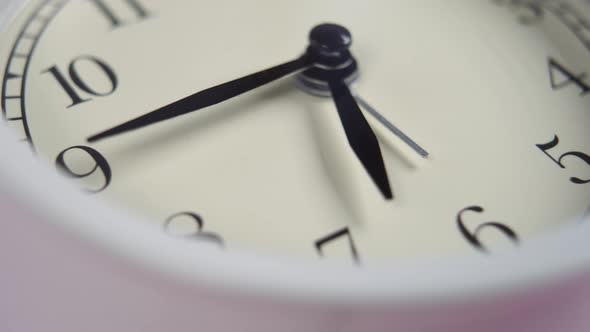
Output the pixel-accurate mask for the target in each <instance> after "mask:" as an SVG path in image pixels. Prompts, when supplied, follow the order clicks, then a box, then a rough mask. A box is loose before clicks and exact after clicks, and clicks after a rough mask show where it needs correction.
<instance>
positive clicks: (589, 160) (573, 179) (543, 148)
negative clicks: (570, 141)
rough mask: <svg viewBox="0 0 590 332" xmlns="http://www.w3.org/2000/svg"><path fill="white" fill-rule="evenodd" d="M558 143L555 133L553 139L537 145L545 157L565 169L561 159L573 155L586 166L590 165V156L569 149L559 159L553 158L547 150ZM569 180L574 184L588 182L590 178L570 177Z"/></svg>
mask: <svg viewBox="0 0 590 332" xmlns="http://www.w3.org/2000/svg"><path fill="white" fill-rule="evenodd" d="M558 144H559V137H557V135H555V137H554V138H553V140H552V141H551V142H549V143H546V144H537V147H538V148H539V149H541V151H543V153H544V154H545V155H547V157H549V158H550V159H551V160H553V162H554V163H556V164H557V165H558V166H559V167H561V168H563V169H565V168H566V167H565V165H564V164H563V162H562V161H563V159H565V158H567V157H573V158H578V159H580V160H582V161H583V162H585V163H586V164H588V166H590V156H589V155H587V154H585V153H582V152H579V151H570V152H566V153H564V154H562V155H561V156H560V157H559V159H555V158H554V157H553V156H552V155H550V154H549V150H551V149H553V148H554V147H556V146H557V145H558ZM570 181H571V182H573V183H575V184H585V183H589V182H590V179H588V180H583V179H580V178H577V177H571V178H570Z"/></svg>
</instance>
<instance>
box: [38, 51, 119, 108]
mask: <svg viewBox="0 0 590 332" xmlns="http://www.w3.org/2000/svg"><path fill="white" fill-rule="evenodd" d="M84 62H87V63H91V64H93V65H95V66H97V67H98V68H100V69H101V71H102V72H103V73H104V74H105V76H106V77H107V78H108V79H109V81H110V83H111V86H110V88H109V89H108V90H107V91H98V90H97V89H95V88H93V87H91V86H90V85H89V84H88V83H86V81H85V80H84V79H83V78H82V76H81V75H80V73H79V70H78V66H79V65H80V63H84ZM43 73H51V74H52V75H53V77H54V78H55V80H56V81H57V82H58V83H59V85H61V87H62V88H63V90H64V91H65V92H66V94H67V95H68V96H69V97H70V99H71V100H72V104H71V105H69V106H68V108H70V107H72V106H76V105H79V104H81V103H84V102H87V101H90V100H91V99H89V98H83V97H81V96H80V93H79V91H76V88H75V87H74V85H75V86H76V87H77V88H78V89H79V90H81V92H85V93H87V94H89V95H91V96H95V97H105V96H108V95H110V94H112V93H113V92H115V90H116V89H117V86H118V84H119V81H118V79H117V75H115V72H114V71H113V69H112V68H111V67H109V66H108V65H107V64H106V63H105V62H104V61H102V60H100V59H97V58H95V57H92V56H80V57H77V58H75V59H74V60H72V62H70V65H69V66H68V74H69V78H70V79H71V80H72V82H73V83H74V84H73V85H72V84H71V83H70V82H69V81H68V80H67V78H66V76H65V75H64V74H63V73H62V72H61V70H60V69H59V68H58V67H57V66H52V67H51V68H49V69H47V70H44V71H43Z"/></svg>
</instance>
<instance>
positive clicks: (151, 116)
mask: <svg viewBox="0 0 590 332" xmlns="http://www.w3.org/2000/svg"><path fill="white" fill-rule="evenodd" d="M312 64H313V62H312V61H311V59H310V57H309V56H308V55H303V56H301V57H300V58H298V59H296V60H293V61H290V62H287V63H284V64H281V65H278V66H275V67H272V68H269V69H266V70H263V71H260V72H257V73H254V74H251V75H248V76H245V77H242V78H238V79H236V80H233V81H230V82H227V83H223V84H220V85H218V86H215V87H212V88H209V89H207V90H203V91H201V92H197V93H195V94H193V95H191V96H188V97H186V98H183V99H181V100H179V101H177V102H174V103H172V104H170V105H167V106H164V107H161V108H159V109H157V110H155V111H153V112H150V113H147V114H145V115H142V116H140V117H138V118H135V119H133V120H131V121H128V122H125V123H123V124H120V125H118V126H116V127H113V128H111V129H108V130H105V131H103V132H101V133H98V134H96V135H94V136H91V137H89V138H88V142H96V141H99V140H101V139H104V138H107V137H110V136H114V135H118V134H121V133H124V132H127V131H131V130H135V129H139V128H142V127H145V126H148V125H151V124H154V123H157V122H160V121H164V120H168V119H171V118H174V117H177V116H180V115H183V114H186V113H190V112H194V111H197V110H200V109H203V108H206V107H209V106H212V105H215V104H218V103H221V102H223V101H226V100H228V99H231V98H233V97H236V96H239V95H241V94H243V93H246V92H248V91H250V90H253V89H256V88H258V87H260V86H263V85H265V84H267V83H270V82H272V81H275V80H277V79H279V78H282V77H284V76H287V75H289V74H292V73H296V72H298V71H301V70H303V69H306V68H308V67H310V66H311V65H312Z"/></svg>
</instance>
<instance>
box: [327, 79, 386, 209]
mask: <svg viewBox="0 0 590 332" xmlns="http://www.w3.org/2000/svg"><path fill="white" fill-rule="evenodd" d="M328 84H329V86H330V91H331V93H332V98H334V102H335V103H336V108H337V109H338V115H339V116H340V121H341V122H342V126H343V127H344V131H345V133H346V137H347V138H348V143H349V144H350V147H351V148H352V150H353V151H354V153H355V154H356V156H357V157H358V159H359V160H360V161H361V163H362V164H363V166H364V167H365V169H366V170H367V172H368V173H369V175H370V176H371V178H372V179H373V182H375V184H376V185H377V187H378V188H379V190H380V191H381V193H382V194H383V196H384V197H385V198H386V199H392V198H393V193H392V191H391V186H390V185H389V180H388V178H387V171H386V170H385V163H384V162H383V156H382V155H381V149H380V147H379V141H378V140H377V137H375V134H374V133H373V130H372V129H371V127H370V126H369V123H367V120H366V119H365V117H364V116H363V113H362V112H361V109H360V108H359V106H358V104H357V103H356V100H355V99H354V97H353V96H352V94H351V93H350V90H349V89H348V86H347V85H346V84H345V83H344V82H343V81H341V80H331V81H330V82H328Z"/></svg>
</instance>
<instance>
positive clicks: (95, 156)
mask: <svg viewBox="0 0 590 332" xmlns="http://www.w3.org/2000/svg"><path fill="white" fill-rule="evenodd" d="M74 150H79V151H82V152H84V153H85V154H86V155H87V156H88V157H90V158H91V159H92V160H93V161H94V163H95V164H94V166H93V167H92V169H90V170H89V171H87V172H80V173H78V172H76V171H74V170H72V168H71V167H70V166H68V163H67V162H66V155H67V154H68V152H70V151H74ZM55 164H56V166H57V168H58V169H59V170H60V171H62V172H65V174H66V175H67V176H69V177H72V178H76V179H81V178H86V177H89V176H91V175H92V174H94V173H95V172H96V171H97V170H100V171H101V172H102V174H103V176H104V185H102V186H101V187H100V188H99V189H86V191H88V192H91V193H98V192H101V191H103V190H105V189H106V188H107V187H108V186H109V184H110V183H111V178H112V172H111V167H110V166H109V163H108V161H107V160H106V159H105V158H104V157H103V155H102V154H100V152H98V151H96V150H94V149H93V148H90V147H87V146H73V147H71V148H68V149H65V150H64V151H62V152H61V153H60V154H59V155H58V156H57V158H56V160H55Z"/></svg>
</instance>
